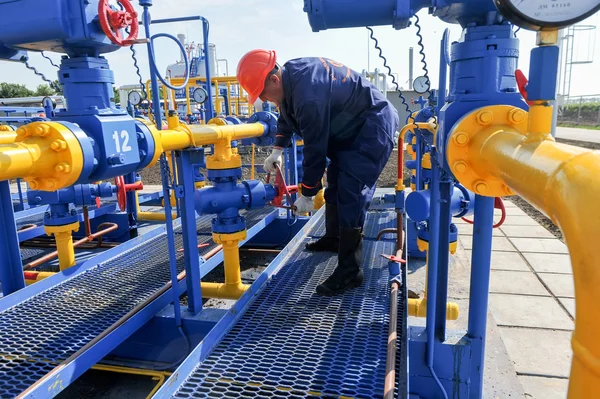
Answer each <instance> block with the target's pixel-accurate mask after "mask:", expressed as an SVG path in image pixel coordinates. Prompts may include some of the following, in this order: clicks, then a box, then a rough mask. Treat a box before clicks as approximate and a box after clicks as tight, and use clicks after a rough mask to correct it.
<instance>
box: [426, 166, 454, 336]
mask: <svg viewBox="0 0 600 399" xmlns="http://www.w3.org/2000/svg"><path fill="white" fill-rule="evenodd" d="M434 163H435V162H434ZM439 186H440V206H439V208H440V234H439V259H438V276H437V287H436V289H437V295H436V297H437V304H436V306H435V309H436V313H437V314H436V317H435V335H436V338H437V339H438V340H439V341H441V342H444V341H445V340H446V305H447V303H448V263H449V261H450V259H449V256H450V223H451V222H452V213H451V209H450V203H451V199H452V194H453V191H454V184H453V182H452V181H451V180H449V179H442V181H441V182H440V185H439ZM454 228H456V227H454ZM429 292H431V289H430V290H429Z"/></svg>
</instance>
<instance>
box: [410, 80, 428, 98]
mask: <svg viewBox="0 0 600 399" xmlns="http://www.w3.org/2000/svg"><path fill="white" fill-rule="evenodd" d="M413 87H414V89H415V91H416V92H417V93H419V94H423V93H426V92H427V91H429V79H428V78H427V76H419V77H418V78H416V79H415V81H414V82H413Z"/></svg>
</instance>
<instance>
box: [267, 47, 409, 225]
mask: <svg viewBox="0 0 600 399" xmlns="http://www.w3.org/2000/svg"><path fill="white" fill-rule="evenodd" d="M282 80H283V91H284V101H283V102H282V103H281V104H280V106H279V109H280V111H281V115H280V117H279V120H278V133H277V137H276V141H275V146H276V147H280V148H286V147H288V146H289V145H290V144H291V139H292V132H296V133H297V134H299V135H300V136H302V139H303V140H304V162H303V170H304V175H303V177H302V195H304V196H308V197H312V196H314V195H316V194H317V192H318V191H319V190H320V189H321V188H322V185H321V179H322V177H323V173H324V172H325V168H326V166H327V158H329V159H330V161H331V163H330V164H329V166H328V167H327V188H326V189H325V201H326V202H327V203H331V204H337V207H338V214H339V218H340V226H342V227H355V228H356V227H363V224H364V221H365V215H366V211H367V209H368V207H369V203H370V202H371V199H372V197H373V193H374V192H375V183H376V182H377V179H378V178H379V175H380V173H381V171H382V170H383V168H384V166H385V164H386V162H387V161H388V159H389V157H390V154H391V152H392V149H393V146H394V139H393V137H394V134H395V132H396V131H397V130H398V125H399V121H398V113H397V111H396V109H395V108H394V106H393V105H392V104H391V103H390V102H389V101H388V100H387V99H386V98H385V96H384V95H383V93H381V92H380V91H379V90H378V89H377V88H375V87H374V86H373V85H371V83H370V82H369V81H368V80H367V79H364V78H363V77H362V76H361V75H360V74H358V73H356V72H354V71H353V70H351V69H350V68H348V67H347V66H345V65H343V64H340V63H338V62H336V61H332V60H329V59H327V58H298V59H294V60H290V61H288V62H286V63H285V64H284V65H283V70H282Z"/></svg>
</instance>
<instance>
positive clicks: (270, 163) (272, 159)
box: [264, 148, 283, 173]
mask: <svg viewBox="0 0 600 399" xmlns="http://www.w3.org/2000/svg"><path fill="white" fill-rule="evenodd" d="M281 154H283V150H282V149H281V148H274V149H273V152H272V153H271V155H269V156H268V157H267V159H265V164H264V167H265V171H266V172H267V173H275V171H276V170H277V168H276V167H275V164H277V165H278V166H279V167H280V168H281Z"/></svg>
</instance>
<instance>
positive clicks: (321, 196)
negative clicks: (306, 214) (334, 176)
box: [315, 189, 325, 211]
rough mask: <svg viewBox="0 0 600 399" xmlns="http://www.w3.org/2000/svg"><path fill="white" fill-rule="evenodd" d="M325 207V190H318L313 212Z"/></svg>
mask: <svg viewBox="0 0 600 399" xmlns="http://www.w3.org/2000/svg"><path fill="white" fill-rule="evenodd" d="M323 205H325V190H324V189H320V190H319V192H317V195H315V210H317V211H318V210H319V209H321V208H322V207H323Z"/></svg>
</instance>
